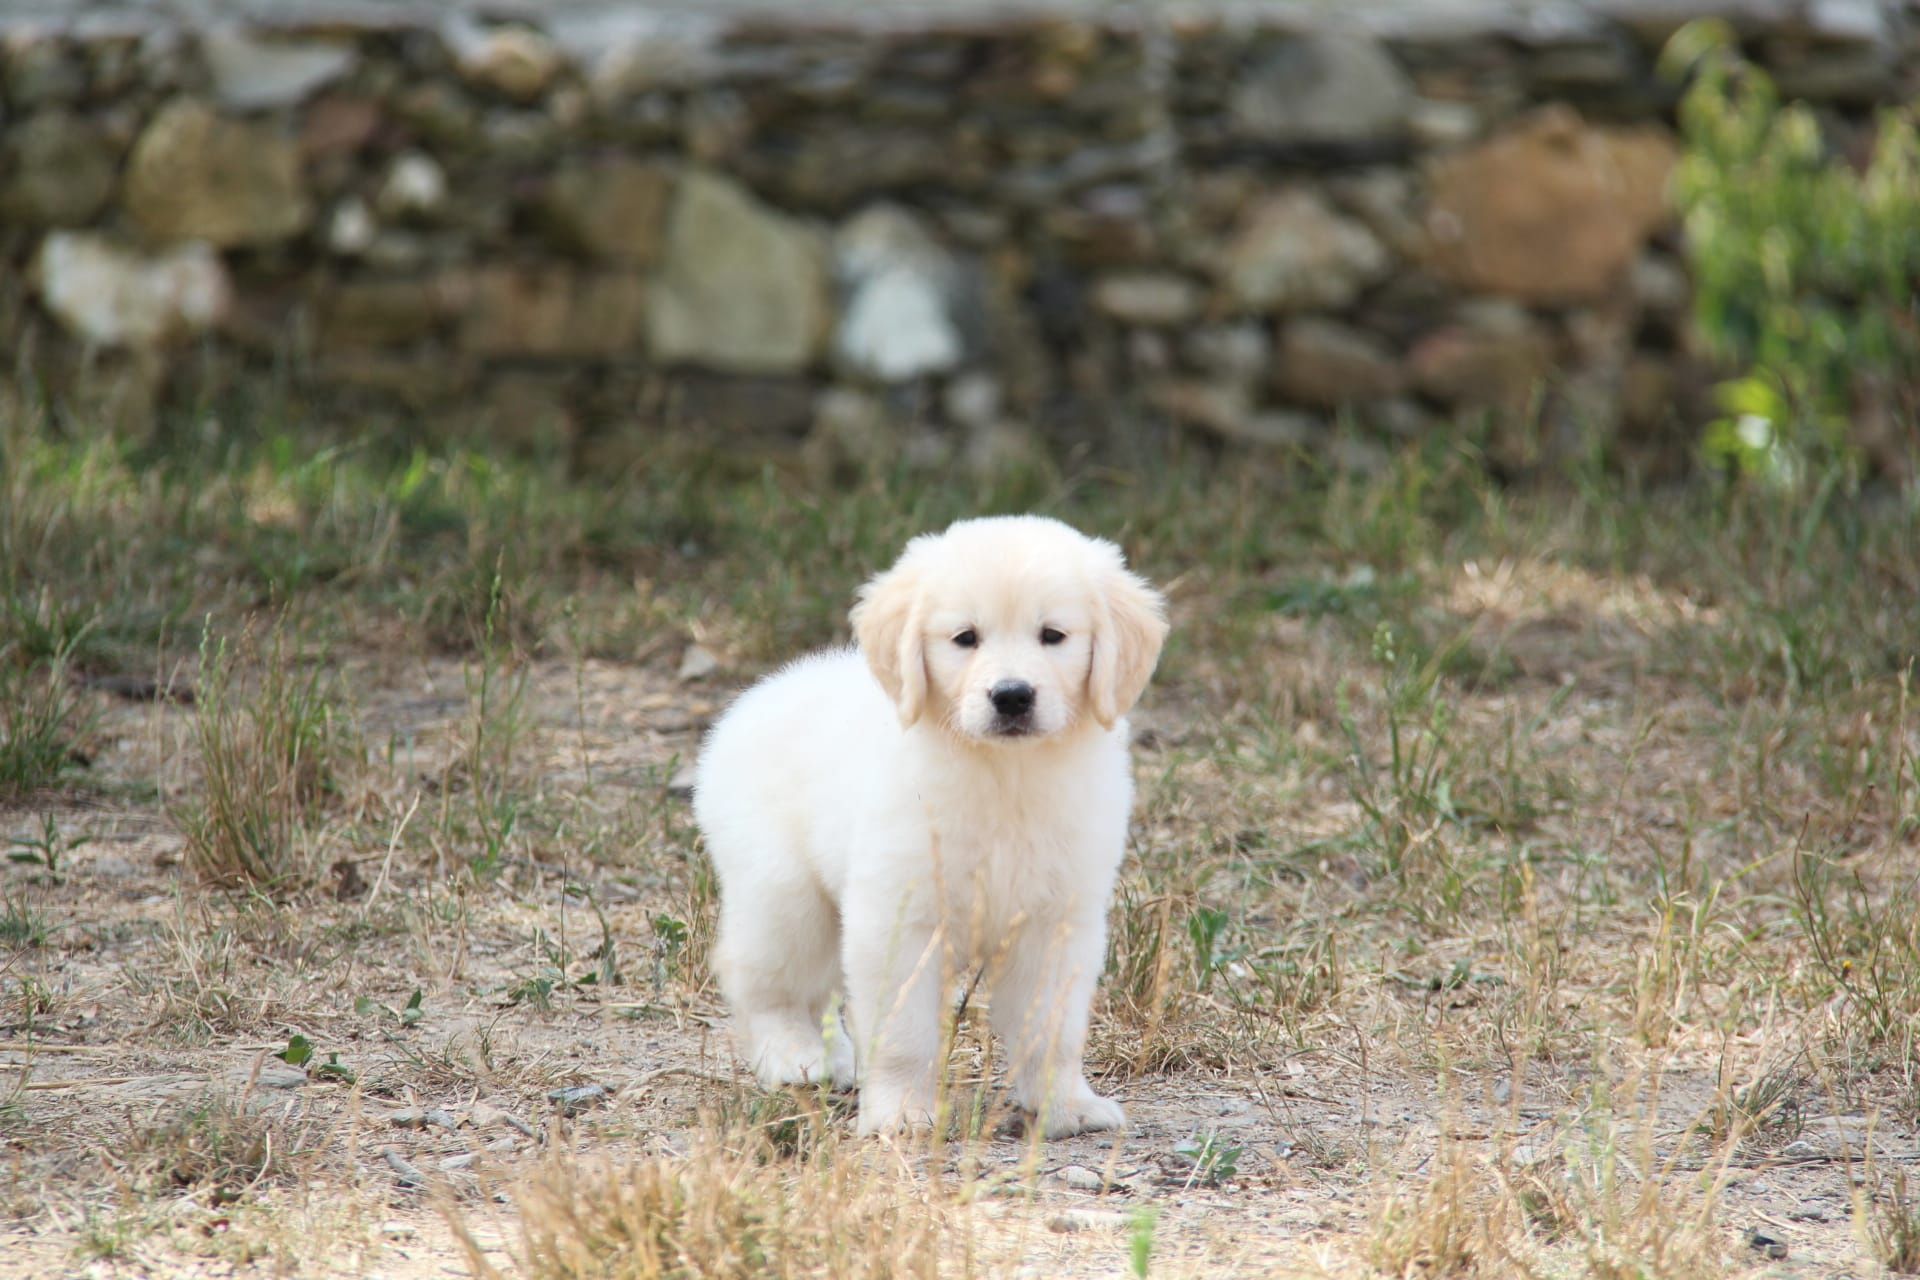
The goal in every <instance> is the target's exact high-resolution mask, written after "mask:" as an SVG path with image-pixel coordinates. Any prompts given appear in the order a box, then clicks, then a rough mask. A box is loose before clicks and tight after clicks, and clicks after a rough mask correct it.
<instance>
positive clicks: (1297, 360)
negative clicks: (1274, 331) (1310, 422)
mask: <svg viewBox="0 0 1920 1280" xmlns="http://www.w3.org/2000/svg"><path fill="white" fill-rule="evenodd" d="M1401 384H1402V377H1401V372H1400V365H1399V363H1398V362H1397V361H1396V360H1395V359H1394V357H1393V353H1392V352H1390V351H1388V350H1387V349H1386V347H1384V346H1382V345H1381V344H1380V343H1379V342H1378V341H1377V340H1375V339H1374V338H1373V337H1371V336H1370V335H1368V334H1366V333H1364V332H1362V331H1361V330H1359V329H1355V328H1353V327H1351V326H1350V325H1344V324H1341V323H1339V322H1338V321H1334V320H1324V319H1320V318H1318V317H1309V316H1303V317H1301V318H1299V319H1297V320H1290V321H1288V322H1287V323H1286V324H1285V325H1283V326H1282V327H1281V330H1280V341H1279V342H1278V343H1277V344H1276V346H1275V348H1274V364H1273V385H1274V391H1275V393H1276V394H1278V395H1279V397H1280V398H1281V399H1283V400H1291V401H1295V402H1297V403H1300V404H1309V405H1315V406H1317V407H1319V408H1323V409H1337V408H1340V407H1341V406H1343V405H1350V404H1360V403H1364V402H1366V401H1370V400H1383V399H1386V398H1388V397H1390V396H1395V395H1398V394H1399V393H1400V388H1401Z"/></svg>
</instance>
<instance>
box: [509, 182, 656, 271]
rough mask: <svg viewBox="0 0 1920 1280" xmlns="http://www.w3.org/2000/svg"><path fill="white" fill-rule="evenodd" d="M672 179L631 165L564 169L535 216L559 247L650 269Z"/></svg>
mask: <svg viewBox="0 0 1920 1280" xmlns="http://www.w3.org/2000/svg"><path fill="white" fill-rule="evenodd" d="M672 198H673V175H672V174H671V173H670V172H669V171H668V170H667V169H665V168H664V167H662V166H660V165H654V164H643V163H640V162H638V161H633V160H624V159H621V160H612V161H609V162H607V163H605V164H597V165H587V164H572V165H567V166H564V167H563V168H561V169H560V170H559V172H557V173H555V174H554V175H553V177H552V179H551V180H549V181H548V183H547V185H546V187H545V189H544V190H543V191H542V192H541V194H540V198H539V203H538V206H537V215H538V217H539V219H540V224H541V227H542V229H543V230H544V231H545V232H546V233H547V236H548V238H549V239H550V240H552V241H553V242H554V243H555V244H556V245H557V246H558V247H560V248H562V249H564V250H567V251H570V252H573V253H579V254H584V255H586V256H588V257H594V258H607V259H610V260H612V261H615V262H624V263H627V264H629V265H632V266H646V265H648V264H650V263H652V262H654V261H656V260H657V259H658V258H659V256H660V241H661V238H662V236H663V235H664V234H665V232H666V223H667V208H668V204H669V202H670V201H671V200H672Z"/></svg>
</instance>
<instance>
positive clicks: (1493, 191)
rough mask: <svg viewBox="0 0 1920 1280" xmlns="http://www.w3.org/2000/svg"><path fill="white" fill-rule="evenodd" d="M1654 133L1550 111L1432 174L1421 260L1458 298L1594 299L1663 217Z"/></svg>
mask: <svg viewBox="0 0 1920 1280" xmlns="http://www.w3.org/2000/svg"><path fill="white" fill-rule="evenodd" d="M1674 158H1675V150H1674V144H1673V140H1672V138H1671V137H1670V136H1669V135H1668V134H1667V133H1666V132H1665V130H1663V129H1659V128H1653V127H1646V128H1631V129H1624V128H1623V129H1614V128H1592V127H1589V126H1587V125H1586V124H1584V123H1583V122H1582V121H1581V119H1580V117H1579V115H1578V114H1577V113H1575V112H1574V111H1572V110H1571V109H1569V108H1565V107H1550V108H1547V109H1545V110H1542V111H1540V112H1538V113H1536V114H1535V115H1534V116H1533V117H1531V118H1530V119H1529V120H1527V121H1525V122H1523V123H1522V124H1520V125H1518V126H1516V127H1515V128H1513V129H1511V130H1509V131H1507V132H1505V133H1503V134H1500V135H1499V136H1497V137H1494V138H1492V139H1490V140H1488V141H1487V142H1485V143H1482V144H1481V145H1480V146H1478V147H1475V148H1473V149H1472V150H1470V151H1464V152H1460V153H1458V154H1456V155H1452V156H1448V157H1444V158H1442V159H1441V160H1439V161H1438V162H1436V163H1435V165H1434V166H1433V170H1432V174H1431V181H1430V186H1429V198H1428V207H1427V215H1426V227H1427V233H1428V251H1427V262H1428V265H1429V267H1430V268H1431V269H1432V270H1433V271H1434V272H1435V273H1436V274H1438V275H1440V276H1441V277H1443V278H1444V279H1446V280H1448V281H1451V282H1452V283H1454V284H1456V285H1459V286H1461V287H1463V288H1466V289H1471V290H1475V291H1479V292H1487V293H1495V294H1503V295H1506V296H1509V297H1513V298H1518V299H1521V300H1523V301H1528V302H1540V303H1556V304H1557V303H1568V302H1579V301H1585V300H1590V299H1593V298H1597V297H1599V296H1600V295H1602V294H1604V293H1606V292H1607V291H1608V290H1610V289H1611V288H1613V287H1614V285H1615V284H1616V283H1617V282H1618V281H1619V279H1620V277H1621V275H1622V274H1623V273H1624V272H1625V271H1626V270H1627V268H1628V267H1629V266H1630V265H1631V264H1632V263H1633V260H1634V259H1635V258H1636V257H1637V256H1638V255H1639V253H1640V250H1641V248H1642V246H1643V245H1645V243H1646V242H1647V239H1648V237H1650V236H1651V235H1652V234H1653V233H1654V232H1655V231H1656V230H1658V229H1659V228H1661V227H1662V226H1664V225H1665V224H1666V223H1667V222H1668V221H1669V220H1670V218H1671V216H1672V213H1671V207H1670V205H1669V203H1668V199H1667V178H1668V175H1669V173H1670V172H1671V171H1672V168H1673V164H1674Z"/></svg>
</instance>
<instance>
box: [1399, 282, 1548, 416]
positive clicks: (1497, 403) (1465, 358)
mask: <svg viewBox="0 0 1920 1280" xmlns="http://www.w3.org/2000/svg"><path fill="white" fill-rule="evenodd" d="M1407 362H1408V366H1409V369H1410V371H1411V375H1412V382H1413V385H1414V386H1415V387H1416V388H1418V389H1419V391H1420V392H1421V393H1422V394H1423V395H1426V396H1429V397H1431V398H1432V399H1434V400H1437V401H1439V402H1440V403H1441V404H1444V405H1447V406H1449V407H1452V408H1485V409H1494V410H1498V411H1500V412H1502V413H1504V414H1507V415H1509V416H1520V415H1524V414H1526V413H1527V412H1528V410H1529V409H1530V408H1531V407H1532V405H1533V402H1534V400H1535V398H1536V396H1537V395H1538V393H1539V390H1540V386H1541V384H1542V383H1543V382H1544V381H1545V380H1546V379H1547V378H1548V377H1549V376H1550V375H1551V374H1552V373H1553V369H1554V344H1553V341H1552V340H1551V338H1549V337H1548V336H1547V335H1546V334H1545V333H1544V332H1542V331H1541V329H1540V326H1539V325H1538V324H1536V323H1535V322H1534V321H1533V319H1532V318H1531V317H1529V316H1528V315H1527V314H1526V313H1525V312H1524V311H1523V310H1521V309H1520V308H1518V307H1513V306H1510V305H1507V306H1501V305H1496V304H1484V305H1481V306H1478V307H1469V308H1462V311H1461V315H1460V317H1459V319H1458V320H1457V321H1456V322H1455V323H1453V324H1450V325H1447V326H1446V327H1444V328H1441V329H1439V330H1437V331H1435V332H1433V333H1430V334H1428V335H1427V336H1426V337H1424V338H1422V339H1421V340H1420V341H1419V342H1417V343H1415V344H1414V347H1413V350H1412V351H1411V352H1410V353H1408V357H1407Z"/></svg>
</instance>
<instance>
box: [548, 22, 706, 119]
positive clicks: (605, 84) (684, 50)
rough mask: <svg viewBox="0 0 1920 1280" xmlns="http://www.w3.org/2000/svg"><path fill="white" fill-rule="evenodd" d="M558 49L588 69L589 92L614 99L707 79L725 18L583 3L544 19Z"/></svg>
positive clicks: (601, 99)
mask: <svg viewBox="0 0 1920 1280" xmlns="http://www.w3.org/2000/svg"><path fill="white" fill-rule="evenodd" d="M546 26H547V30H548V31H549V32H550V33H551V34H552V36H553V39H554V43H555V44H556V45H557V46H559V48H560V50H561V52H562V53H563V54H565V55H566V56H567V57H569V58H571V59H572V60H573V61H574V62H576V63H578V64H579V65H580V66H582V67H584V68H586V72H587V82H588V85H589V87H590V88H591V90H592V93H593V96H594V97H595V98H597V99H599V100H600V101H601V102H603V103H608V104H612V103H618V102H621V101H624V100H625V99H628V98H632V97H634V96H636V95H639V94H645V93H652V92H656V91H658V90H663V89H683V88H688V87H691V86H693V85H697V84H700V83H701V82H703V81H705V80H707V79H709V78H710V76H711V74H712V71H713V69H714V65H715V62H716V56H715V53H714V46H715V45H717V44H718V43H719V40H720V36H721V34H722V32H723V30H724V27H723V20H722V19H720V18H718V17H714V16H709V15H707V14H704V13H701V12H699V10H698V9H697V8H695V7H691V6H687V7H675V8H674V9H671V10H668V9H666V8H664V7H661V6H646V7H640V6H634V5H602V6H592V5H581V6H566V7H561V8H559V9H558V10H557V12H554V13H551V14H549V15H548V16H547V18H546Z"/></svg>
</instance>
